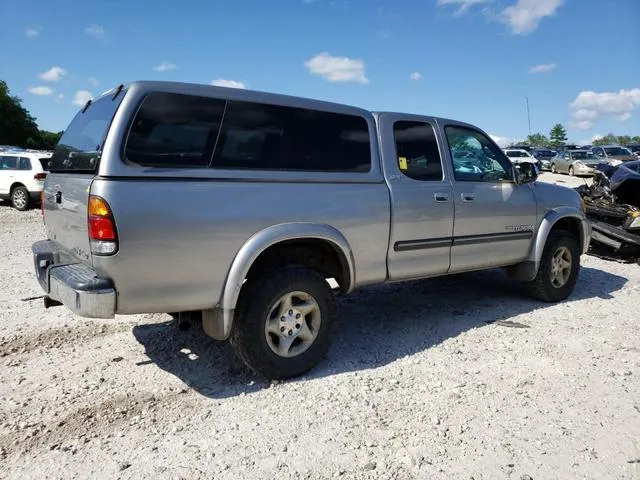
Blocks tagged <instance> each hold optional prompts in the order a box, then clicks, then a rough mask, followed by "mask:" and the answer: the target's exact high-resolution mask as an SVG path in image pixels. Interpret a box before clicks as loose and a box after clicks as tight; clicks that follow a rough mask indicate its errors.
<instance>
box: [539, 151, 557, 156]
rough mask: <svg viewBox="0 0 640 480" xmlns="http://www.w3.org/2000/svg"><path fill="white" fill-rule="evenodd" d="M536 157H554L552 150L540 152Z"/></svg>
mask: <svg viewBox="0 0 640 480" xmlns="http://www.w3.org/2000/svg"><path fill="white" fill-rule="evenodd" d="M536 155H537V156H538V157H553V152H552V151H551V150H538V151H537V152H536Z"/></svg>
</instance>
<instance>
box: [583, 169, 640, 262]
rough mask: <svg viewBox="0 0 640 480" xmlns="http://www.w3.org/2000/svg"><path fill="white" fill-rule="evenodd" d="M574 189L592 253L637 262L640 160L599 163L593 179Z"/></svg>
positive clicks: (639, 221) (638, 255) (639, 230)
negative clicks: (588, 226)
mask: <svg viewBox="0 0 640 480" xmlns="http://www.w3.org/2000/svg"><path fill="white" fill-rule="evenodd" d="M576 190H577V191H578V193H579V194H580V196H581V197H582V199H583V202H584V208H585V211H586V213H587V218H588V220H589V222H590V223H591V226H592V229H593V235H592V238H591V247H592V250H593V253H595V254H597V255H600V256H605V257H611V258H615V259H616V260H623V261H635V262H639V263H640V160H636V161H632V162H625V163H623V164H621V165H618V166H614V165H609V164H607V163H601V164H599V165H598V166H597V167H596V168H595V174H594V177H593V183H592V184H591V185H581V186H580V187H578V188H577V189H576Z"/></svg>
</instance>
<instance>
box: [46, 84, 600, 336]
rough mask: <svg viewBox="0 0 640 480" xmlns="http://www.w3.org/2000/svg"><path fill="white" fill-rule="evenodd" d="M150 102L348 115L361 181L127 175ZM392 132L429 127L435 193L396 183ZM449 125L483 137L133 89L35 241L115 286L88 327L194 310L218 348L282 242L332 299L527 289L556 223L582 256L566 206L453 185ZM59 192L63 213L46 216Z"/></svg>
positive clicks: (66, 183)
mask: <svg viewBox="0 0 640 480" xmlns="http://www.w3.org/2000/svg"><path fill="white" fill-rule="evenodd" d="M154 91H163V92H177V93H185V94H195V95H201V96H209V97H216V98H227V99H239V100H244V101H256V102H267V103H274V104H280V105H289V106H295V107H303V108H310V109H318V110H326V111H332V112H338V113H347V114H352V115H359V116H361V117H362V118H364V119H366V121H367V122H368V124H369V130H370V137H371V138H370V140H371V146H372V149H371V155H372V167H371V170H370V171H369V172H367V173H323V172H293V171H289V172H275V171H258V170H253V171H246V170H245V171H240V170H226V169H202V168H199V169H189V168H184V169H173V168H172V169H169V168H151V167H138V166H134V165H131V164H128V163H127V162H126V161H125V159H123V158H122V144H123V141H124V139H125V138H126V136H127V132H128V128H129V123H130V119H131V118H132V116H133V115H134V114H135V112H136V111H137V108H138V106H139V104H140V101H141V99H142V98H143V97H144V96H145V95H146V94H147V93H149V92H154ZM397 120H419V121H426V122H429V123H431V124H432V126H433V127H434V129H435V131H436V137H437V141H438V144H439V150H440V155H441V158H442V162H443V169H444V171H443V178H442V179H441V180H439V181H432V182H424V181H417V180H413V179H411V178H409V177H407V176H405V175H403V174H402V173H401V171H400V170H399V168H398V166H397V161H396V157H397V155H396V152H395V144H394V141H393V131H392V130H393V123H394V122H395V121H397ZM447 125H458V126H467V127H471V128H475V129H476V130H478V131H480V132H481V133H484V132H482V131H481V130H479V129H477V128H476V127H473V126H471V125H468V124H464V123H462V122H457V121H453V120H447V119H441V118H433V117H425V116H418V115H408V114H401V113H371V112H367V111H365V110H362V109H358V108H353V107H348V106H344V105H336V104H331V103H326V102H319V101H315V100H308V99H302V98H295V97H288V96H282V95H273V94H266V93H260V92H252V91H246V90H235V89H227V88H220V87H210V86H201V85H188V84H179V83H165V82H136V83H133V84H130V85H128V86H127V91H126V94H125V97H124V99H123V100H122V102H121V104H120V107H119V109H118V111H117V113H116V115H115V117H114V119H113V122H112V124H111V128H110V130H109V133H108V135H107V137H106V139H105V142H104V146H103V150H102V159H101V162H100V166H99V170H98V173H97V175H96V176H95V178H92V177H91V176H83V175H66V174H50V175H49V176H48V177H47V180H46V183H45V202H44V209H45V223H46V225H47V231H48V234H49V238H50V239H51V240H54V241H55V242H57V245H58V246H59V248H60V249H63V250H65V251H70V252H71V253H72V254H74V255H75V257H77V258H78V260H79V261H80V262H82V263H84V264H86V265H89V266H91V267H92V268H93V269H94V270H95V273H96V275H97V276H98V277H104V278H108V279H110V280H111V281H112V282H113V285H114V286H115V291H116V292H117V301H116V302H115V303H116V307H115V309H114V311H104V312H93V313H94V314H95V315H87V316H96V315H103V316H113V315H114V314H116V313H118V314H133V313H146V312H149V313H151V312H173V311H185V310H203V311H204V326H205V330H206V331H207V332H208V333H209V334H210V335H212V336H214V337H216V338H219V339H225V338H227V336H228V335H229V332H230V329H231V325H232V321H233V312H234V310H235V308H236V303H237V300H238V295H239V292H240V289H241V288H242V282H243V281H244V278H245V276H246V272H247V271H248V270H249V268H250V267H251V265H252V264H253V262H254V261H255V260H256V258H258V256H259V255H260V253H261V252H263V251H264V250H265V249H266V248H268V247H269V246H271V245H274V244H276V243H278V242H281V241H284V240H292V239H301V238H313V239H318V240H321V241H326V242H328V243H329V244H330V245H331V246H332V248H334V250H335V251H336V252H337V253H338V254H339V256H340V258H341V262H342V265H343V270H344V272H345V278H347V279H348V280H347V284H346V285H342V288H343V290H344V291H352V290H353V289H356V288H358V287H362V286H364V285H369V284H376V283H382V282H388V281H400V280H408V279H415V278H424V277H430V276H437V275H444V274H451V273H458V272H463V271H470V270H479V269H485V268H491V267H510V269H509V271H510V273H511V275H512V276H514V277H515V278H519V279H521V280H528V279H532V278H533V277H534V276H535V274H536V271H537V267H538V264H539V261H540V257H541V255H542V249H543V247H544V244H545V242H546V239H547V236H548V234H549V231H550V229H551V227H552V226H553V224H554V223H555V222H557V221H558V220H560V219H562V218H572V219H574V220H575V221H576V225H577V228H578V229H579V231H580V235H581V238H582V246H583V251H586V248H587V246H588V244H589V238H590V229H589V226H588V224H587V222H586V220H585V216H584V213H583V212H582V210H581V205H580V197H579V196H578V194H577V193H576V192H574V191H573V190H571V189H568V188H565V187H560V186H552V185H545V184H541V183H531V184H518V183H517V182H516V181H515V176H514V181H511V182H509V181H506V182H505V181H502V182H456V181H454V180H453V166H452V159H451V157H450V153H449V149H448V147H447V143H446V139H445V136H444V128H445V127H446V126H447ZM485 135H486V134H485ZM496 148H497V147H496ZM60 191H61V192H62V202H61V203H56V201H55V198H56V195H57V194H58V192H60ZM89 193H91V194H94V195H99V196H101V197H103V198H104V199H105V200H107V202H108V203H109V205H110V206H111V209H112V211H113V214H114V217H115V221H116V226H117V230H118V235H119V250H118V252H117V253H116V254H115V255H113V256H95V255H94V256H90V255H89V247H88V244H89V242H88V238H86V237H87V226H86V205H87V198H88V195H89ZM50 268H55V266H51V267H50ZM43 288H45V286H44V285H43ZM76 311H77V310H76ZM80 313H81V314H82V312H81V311H80Z"/></svg>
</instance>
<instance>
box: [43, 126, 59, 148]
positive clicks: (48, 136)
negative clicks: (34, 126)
mask: <svg viewBox="0 0 640 480" xmlns="http://www.w3.org/2000/svg"><path fill="white" fill-rule="evenodd" d="M62 133H63V132H58V133H54V132H47V131H46V130H40V148H42V149H44V150H53V149H54V147H55V146H56V145H57V143H58V142H59V141H60V137H61V136H62Z"/></svg>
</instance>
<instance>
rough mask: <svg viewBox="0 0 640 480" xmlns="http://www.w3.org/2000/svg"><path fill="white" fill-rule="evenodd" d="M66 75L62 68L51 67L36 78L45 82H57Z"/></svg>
mask: <svg viewBox="0 0 640 480" xmlns="http://www.w3.org/2000/svg"><path fill="white" fill-rule="evenodd" d="M66 74H67V71H66V70H65V69H64V68H62V67H51V68H50V69H49V70H47V71H46V72H42V73H41V74H40V75H38V77H39V78H40V79H42V80H45V81H47V82H57V81H58V80H60V79H61V78H62V77H64V76H65V75H66Z"/></svg>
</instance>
